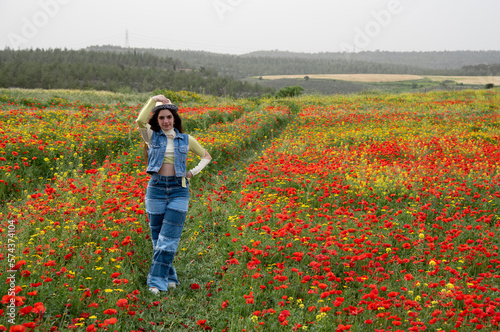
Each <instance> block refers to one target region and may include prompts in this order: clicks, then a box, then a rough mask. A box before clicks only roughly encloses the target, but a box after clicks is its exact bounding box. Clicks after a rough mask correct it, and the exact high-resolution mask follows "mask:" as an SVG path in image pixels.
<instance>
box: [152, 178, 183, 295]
mask: <svg viewBox="0 0 500 332" xmlns="http://www.w3.org/2000/svg"><path fill="white" fill-rule="evenodd" d="M188 206H189V185H188V184H187V185H186V187H184V188H183V187H182V178H181V177H179V178H178V177H175V176H163V175H159V174H157V173H154V174H152V175H151V179H150V180H149V184H148V188H147V191H146V212H147V214H148V219H149V226H150V229H151V239H152V241H153V262H152V264H151V268H150V270H149V274H148V279H147V284H148V286H149V287H156V288H158V289H159V290H161V291H166V290H168V283H169V282H173V283H175V284H179V281H178V280H177V273H176V272H175V268H174V266H173V264H172V263H173V260H174V256H175V252H176V251H177V247H178V246H179V240H180V238H181V234H182V229H183V228H184V221H185V220H186V214H187V210H188Z"/></svg>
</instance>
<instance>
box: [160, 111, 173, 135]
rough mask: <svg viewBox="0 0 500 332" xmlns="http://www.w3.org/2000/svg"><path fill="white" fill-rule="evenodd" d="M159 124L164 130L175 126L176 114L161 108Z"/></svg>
mask: <svg viewBox="0 0 500 332" xmlns="http://www.w3.org/2000/svg"><path fill="white" fill-rule="evenodd" d="M158 124H159V125H160V128H161V129H162V130H170V129H172V128H174V116H173V115H172V112H170V110H166V109H165V110H161V111H160V113H159V114H158Z"/></svg>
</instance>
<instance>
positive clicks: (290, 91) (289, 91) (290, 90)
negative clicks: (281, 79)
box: [276, 85, 304, 98]
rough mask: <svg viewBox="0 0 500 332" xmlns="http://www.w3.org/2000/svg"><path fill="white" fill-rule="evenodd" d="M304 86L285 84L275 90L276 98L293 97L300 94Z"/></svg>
mask: <svg viewBox="0 0 500 332" xmlns="http://www.w3.org/2000/svg"><path fill="white" fill-rule="evenodd" d="M303 91H304V88H303V87H301V86H300V85H295V86H287V87H284V88H282V89H280V90H279V91H278V92H276V98H285V97H295V96H299V95H300V94H302V92H303Z"/></svg>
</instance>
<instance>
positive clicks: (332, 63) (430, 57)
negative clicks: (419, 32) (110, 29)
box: [89, 46, 500, 79]
mask: <svg viewBox="0 0 500 332" xmlns="http://www.w3.org/2000/svg"><path fill="white" fill-rule="evenodd" d="M89 50H94V51H111V52H120V53H123V52H131V51H132V49H127V48H122V47H116V46H95V47H90V48H89ZM134 51H138V52H144V53H150V54H154V55H156V56H159V57H167V58H172V59H176V60H179V61H183V62H184V63H186V64H189V65H191V66H195V67H210V68H214V69H215V70H216V71H217V72H218V73H219V74H221V75H228V76H232V77H234V78H238V79H241V78H247V77H250V76H261V75H287V74H289V75H310V74H355V73H373V74H414V75H500V70H499V68H498V65H497V66H496V67H492V65H495V64H499V63H500V51H453V52H452V51H450V52H360V53H293V52H282V51H260V52H252V53H248V54H243V55H231V54H218V53H211V52H203V51H187V50H170V49H137V50H136V49H134ZM475 66H477V67H475Z"/></svg>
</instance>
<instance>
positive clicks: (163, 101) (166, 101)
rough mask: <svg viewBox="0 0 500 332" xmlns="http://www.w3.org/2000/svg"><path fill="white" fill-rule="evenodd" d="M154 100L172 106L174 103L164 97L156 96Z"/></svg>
mask: <svg viewBox="0 0 500 332" xmlns="http://www.w3.org/2000/svg"><path fill="white" fill-rule="evenodd" d="M153 99H154V100H155V101H157V102H160V103H163V104H172V102H171V101H170V99H168V98H167V97H165V96H164V95H156V96H154V97H153Z"/></svg>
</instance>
